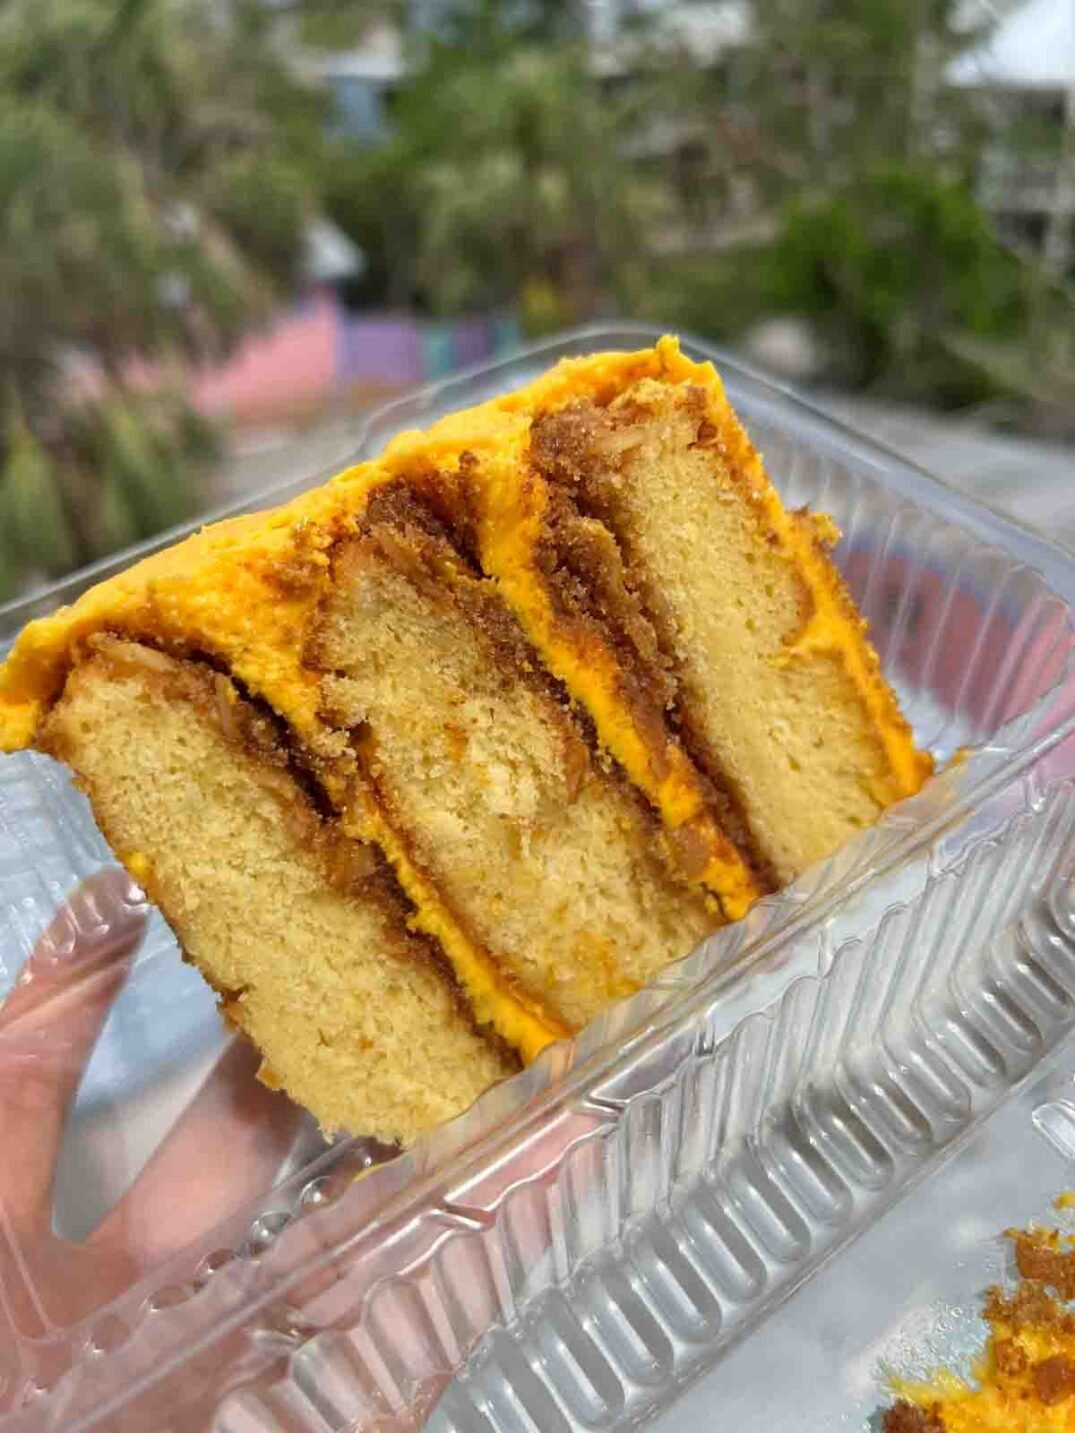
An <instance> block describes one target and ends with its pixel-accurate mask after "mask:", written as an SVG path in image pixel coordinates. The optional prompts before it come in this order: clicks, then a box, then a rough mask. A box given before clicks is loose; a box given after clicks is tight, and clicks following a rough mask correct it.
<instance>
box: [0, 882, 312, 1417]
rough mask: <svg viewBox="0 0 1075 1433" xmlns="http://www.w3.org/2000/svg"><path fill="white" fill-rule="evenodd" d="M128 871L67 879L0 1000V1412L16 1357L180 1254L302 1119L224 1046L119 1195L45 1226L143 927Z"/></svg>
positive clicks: (12, 1382)
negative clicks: (86, 1220) (67, 1224)
mask: <svg viewBox="0 0 1075 1433" xmlns="http://www.w3.org/2000/svg"><path fill="white" fill-rule="evenodd" d="M146 916H147V908H146V904H145V900H144V897H143V896H142V894H141V892H140V891H139V890H138V888H137V886H135V885H134V883H133V882H132V881H131V880H130V878H129V877H128V876H127V875H126V873H125V872H123V871H120V870H108V871H104V872H102V873H101V874H99V875H97V876H94V877H93V878H91V879H90V880H89V881H87V882H85V883H84V884H83V885H82V886H80V887H79V888H78V889H77V890H76V891H75V892H74V894H73V895H72V896H71V898H70V899H69V901H68V902H67V903H66V905H65V906H64V907H63V908H62V909H61V911H60V912H59V914H58V915H57V916H56V918H55V919H54V920H53V921H52V922H51V924H50V925H49V926H48V928H47V929H46V930H45V932H44V933H43V934H42V936H41V937H40V939H39V940H38V942H37V944H36V946H35V947H34V950H33V952H32V954H31V956H30V958H29V960H28V961H27V963H26V966H25V968H24V970H23V971H22V973H21V975H20V977H19V979H18V981H17V982H16V984H15V986H14V988H13V989H12V991H11V993H10V994H9V995H8V997H7V999H6V1000H5V1001H4V1003H3V1005H2V1006H0V1297H2V1303H3V1309H2V1311H0V1312H2V1313H3V1314H4V1315H6V1319H5V1322H6V1323H7V1325H8V1327H7V1328H6V1329H4V1331H3V1332H4V1334H5V1335H6V1336H4V1337H0V1345H2V1346H3V1352H2V1353H0V1409H3V1408H4V1407H11V1406H12V1402H13V1400H17V1399H18V1397H19V1396H20V1386H21V1384H22V1382H23V1380H22V1379H21V1378H20V1372H21V1371H23V1370H24V1369H25V1366H26V1360H24V1359H23V1358H22V1357H21V1356H20V1345H22V1346H23V1348H24V1349H27V1348H29V1347H30V1346H32V1345H33V1344H34V1343H35V1342H36V1341H40V1340H42V1339H43V1338H45V1337H46V1336H48V1335H54V1334H55V1333H56V1332H57V1330H63V1329H68V1328H71V1326H73V1325H75V1324H77V1323H78V1322H79V1321H80V1320H82V1319H84V1318H86V1317H87V1316H88V1315H90V1314H92V1313H93V1312H95V1311H96V1310H98V1309H102V1308H104V1307H105V1306H106V1305H107V1304H108V1303H109V1302H110V1301H111V1300H112V1299H113V1298H115V1297H116V1296H117V1295H118V1294H120V1293H121V1292H122V1291H123V1290H124V1289H126V1288H128V1287H129V1286H130V1285H131V1284H132V1283H134V1282H135V1281H136V1280H137V1279H139V1278H140V1277H141V1276H142V1275H144V1274H145V1273H146V1272H148V1270H149V1269H150V1268H152V1267H153V1266H155V1265H158V1264H160V1263H162V1262H163V1261H164V1260H166V1259H167V1258H168V1257H169V1256H170V1255H172V1254H175V1253H177V1252H179V1251H181V1250H183V1249H184V1248H186V1247H187V1246H189V1245H191V1244H192V1243H194V1242H195V1241H197V1240H198V1239H199V1237H204V1236H205V1234H206V1233H207V1232H208V1231H209V1230H211V1229H212V1228H214V1227H215V1226H216V1225H217V1224H219V1223H220V1222H221V1221H222V1220H224V1219H226V1218H227V1217H228V1216H229V1215H230V1214H233V1213H234V1212H235V1211H236V1210H237V1209H241V1208H242V1207H243V1205H244V1204H246V1203H248V1202H249V1201H250V1200H251V1199H253V1198H254V1197H256V1195H258V1194H259V1193H260V1192H262V1191H263V1190H264V1189H266V1188H267V1187H268V1186H269V1184H270V1183H271V1182H272V1179H273V1176H274V1175H275V1174H276V1173H277V1171H278V1170H279V1168H280V1166H281V1164H282V1162H283V1160H284V1159H285V1157H286V1156H287V1154H288V1152H289V1150H290V1148H291V1147H292V1145H293V1144H294V1141H295V1138H296V1134H297V1130H298V1124H299V1120H300V1118H301V1115H300V1112H299V1111H298V1110H297V1109H295V1108H294V1107H293V1106H291V1105H290V1104H289V1103H288V1102H287V1101H286V1100H285V1099H284V1097H283V1096H281V1095H278V1094H274V1093H273V1092H271V1091H270V1090H268V1089H266V1088H265V1087H264V1086H263V1085H261V1084H259V1083H258V1082H257V1080H255V1079H254V1078H253V1075H254V1070H255V1068H256V1064H257V1057H256V1055H255V1053H254V1051H253V1050H252V1049H251V1048H250V1047H249V1046H248V1045H247V1044H246V1043H245V1042H243V1041H240V1040H238V1039H236V1040H234V1041H233V1042H232V1043H231V1044H230V1045H229V1047H228V1048H227V1049H226V1050H225V1051H224V1053H223V1054H222V1055H221V1056H220V1058H219V1060H218V1061H217V1063H216V1065H215V1066H214V1068H213V1070H212V1072H211V1073H210V1075H209V1076H208V1077H207V1079H206V1080H205V1082H204V1084H203V1085H202V1087H201V1089H200V1090H199V1092H198V1094H197V1095H196V1096H195V1098H194V1099H193V1100H192V1101H191V1103H190V1104H189V1105H188V1107H187V1109H186V1110H185V1111H184V1113H183V1114H182V1116H181V1117H180V1119H179V1120H178V1121H177V1122H176V1124H175V1125H174V1126H173V1128H172V1129H171V1131H170V1132H169V1133H168V1135H167V1137H166V1138H165V1140H164V1141H163V1143H162V1144H161V1145H160V1146H159V1148H158V1149H157V1150H156V1152H155V1153H154V1154H153V1155H152V1156H151V1157H150V1159H149V1161H148V1163H147V1164H146V1166H145V1168H144V1169H143V1170H142V1172H141V1174H140V1175H139V1176H138V1178H137V1179H136V1180H135V1182H134V1184H133V1185H132V1187H131V1188H130V1189H129V1190H128V1191H127V1193H126V1194H124V1195H123V1196H122V1198H121V1199H120V1200H119V1201H118V1202H117V1203H116V1204H115V1206H114V1207H113V1208H112V1209H111V1210H110V1211H109V1212H108V1213H107V1214H106V1215H105V1217H104V1218H103V1219H102V1221H101V1222H100V1224H99V1225H98V1226H97V1227H96V1228H95V1229H94V1230H93V1232H92V1233H91V1234H90V1235H89V1236H88V1238H86V1239H85V1240H83V1241H81V1242H77V1243H76V1242H72V1241H69V1240H66V1239H63V1238H60V1237H59V1236H58V1235H56V1234H55V1233H54V1232H53V1227H52V1195H53V1181H54V1172H55V1167H56V1160H57V1157H58V1155H59V1151H60V1146H61V1142H62V1140H63V1134H64V1127H65V1124H66V1121H67V1116H68V1113H69V1111H70V1109H71V1106H72V1105H73V1103H74V1099H75V1095H76V1093H77V1091H78V1087H79V1084H80V1082H81V1079H82V1075H83V1072H84V1069H85V1066H86V1063H87V1061H88V1060H89V1057H90V1055H91V1054H92V1051H93V1048H94V1045H95V1043H96V1041H97V1037H98V1035H99V1034H100V1032H101V1029H102V1028H103V1026H104V1022H105V1020H106V1018H107V1015H108V1011H109V1009H110V1008H111V1004H112V1001H113V1000H114V999H115V997H116V996H117V995H118V993H119V991H120V989H121V987H122V985H123V982H124V980H125V979H126V976H127V973H128V970H129V968H130V965H131V961H132V958H133V955H134V953H135V951H136V949H137V948H138V945H139V943H140V941H141V939H142V935H143V932H144V929H145V924H146Z"/></svg>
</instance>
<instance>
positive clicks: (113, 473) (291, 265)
mask: <svg viewBox="0 0 1075 1433" xmlns="http://www.w3.org/2000/svg"><path fill="white" fill-rule="evenodd" d="M323 114H324V110H323V101H322V99H321V97H319V96H317V95H316V94H314V93H313V92H311V91H310V90H309V88H308V87H306V86H304V85H300V84H299V83H298V82H297V81H296V80H295V79H294V78H293V77H292V75H291V73H290V71H289V69H288V67H287V66H286V65H285V64H284V63H283V62H282V61H281V59H280V57H279V54H278V52H277V48H276V46H275V43H274V40H273V36H272V31H271V29H270V26H269V20H268V18H267V16H266V11H265V7H264V6H262V5H260V4H258V3H256V0H231V3H229V4H227V5H213V4H208V3H206V0H6V3H5V5H4V7H3V11H2V14H0V272H2V273H3V276H4V281H3V284H2V286H0V593H2V594H4V595H9V594H10V593H11V592H13V591H14V590H17V588H18V587H19V586H20V585H22V584H23V583H24V582H26V581H27V580H30V579H31V578H41V577H44V576H48V575H50V574H53V573H57V572H60V571H63V570H64V569H66V568H68V567H70V566H71V565H73V564H74V563H77V562H80V561H84V560H86V559H87V558H89V557H92V556H97V555H100V554H101V553H102V552H104V551H107V550H108V549H109V547H110V546H113V545H115V544H117V543H123V542H130V541H132V540H134V539H137V538H140V537H144V536H148V535H149V534H151V533H153V532H156V531H157V530H158V529H159V528H161V527H162V526H166V525H169V524H171V523H174V522H177V521H180V520H182V519H183V518H185V517H188V516H190V515H192V514H193V512H194V511H196V509H197V506H198V504H199V501H200V496H199V470H200V468H201V467H202V466H203V465H204V463H205V461H206V456H207V449H206V444H205V442H204V435H199V434H197V433H195V431H194V429H193V428H192V426H191V425H192V423H193V421H194V420H193V419H192V417H191V415H190V414H189V413H188V412H186V411H185V410H183V409H182V405H178V406H177V404H176V403H175V402H174V401H169V403H168V404H166V405H164V406H166V407H167V408H168V409H169V416H168V417H167V419H166V420H165V418H164V417H163V416H162V400H159V399H153V398H148V397H146V396H144V395H140V394H139V392H138V391H137V390H135V389H133V388H131V387H130V385H129V384H128V382H127V380H126V375H127V373H128V372H129V369H130V361H131V359H132V357H133V356H135V355H138V356H139V357H140V358H142V359H146V358H148V359H151V360H153V362H154V363H155V364H156V365H157V366H158V367H161V368H162V371H165V370H168V369H169V368H170V367H171V366H172V365H173V364H174V363H175V362H176V361H177V360H178V361H183V360H189V359H191V358H208V357H214V356H218V355H220V354H223V353H224V352H226V351H227V350H228V348H229V347H230V346H231V345H232V344H234V343H235V342H236V341H237V340H238V339H239V337H240V336H241V335H242V334H243V333H244V332H245V331H246V330H247V329H248V328H249V326H250V325H251V324H252V323H255V322H257V321H258V320H259V319H260V318H261V317H262V316H265V315H267V314H269V313H270V312H271V310H272V306H273V304H274V302H275V301H276V299H277V297H278V296H279V294H281V293H282V292H286V291H287V289H288V288H289V287H290V285H291V283H292V281H293V279H294V276H295V273H296V268H297V265H298V263H299V260H300V257H301V253H302V242H303V231H304V225H305V221H306V218H307V216H308V214H309V213H310V212H311V211H312V207H313V195H312V192H311V181H310V178H309V175H310V171H311V168H312V167H313V164H314V155H315V152H316V150H317V148H318V146H319V144H320V136H321V131H322V125H323ZM87 364H88V365H89V366H90V368H91V370H92V372H93V373H94V375H95V377H94V378H93V380H92V382H91V383H90V384H89V391H90V392H97V393H98V394H99V395H100V396H99V401H98V402H97V404H96V407H93V406H91V407H90V408H89V409H87V402H88V399H87V396H86V392H87V390H86V385H85V384H84V383H83V384H81V385H80V384H78V383H73V382H72V369H73V368H75V369H77V368H79V367H80V366H81V368H82V369H83V370H85V368H86V366H87ZM91 429H95V430H96V433H97V436H96V437H95V438H94V439H93V441H92V442H91V441H90V439H89V436H88V435H89V432H90V430H91ZM106 435H107V436H106Z"/></svg>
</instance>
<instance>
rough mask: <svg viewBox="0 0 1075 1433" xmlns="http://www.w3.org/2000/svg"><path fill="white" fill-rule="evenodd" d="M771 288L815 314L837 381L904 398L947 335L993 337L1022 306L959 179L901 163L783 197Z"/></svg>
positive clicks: (1001, 254)
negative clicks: (807, 194)
mask: <svg viewBox="0 0 1075 1433" xmlns="http://www.w3.org/2000/svg"><path fill="white" fill-rule="evenodd" d="M770 294H771V302H772V303H773V305H774V306H775V307H776V308H778V309H781V310H787V311H790V312H793V313H801V314H805V315H806V316H808V317H809V318H811V319H812V320H813V321H814V323H815V325H816V327H817V328H818V330H819V331H820V332H821V333H823V334H824V335H825V337H826V339H827V340H828V344H829V348H830V352H831V353H832V355H833V361H834V367H836V368H837V370H838V371H839V373H840V376H841V378H842V379H843V380H844V381H845V382H848V383H851V384H852V385H854V386H856V387H857V386H864V385H867V384H869V385H874V386H886V387H889V388H894V389H898V390H899V391H900V392H901V393H903V394H905V395H907V396H928V395H929V393H930V392H931V391H935V389H936V378H937V371H938V369H940V368H943V363H942V362H941V359H942V356H943V354H944V353H945V351H946V350H945V338H946V336H947V335H949V334H950V333H952V332H953V331H956V332H965V333H971V334H977V335H980V336H982V337H992V338H997V337H1002V336H1003V335H1005V334H1011V333H1014V332H1017V331H1018V330H1019V329H1020V328H1021V327H1022V326H1023V325H1024V324H1025V322H1026V319H1027V315H1028V311H1029V310H1028V290H1027V282H1026V274H1025V270H1024V267H1023V265H1022V264H1021V263H1020V261H1019V260H1018V259H1017V258H1016V257H1015V256H1014V255H1013V254H1011V253H1010V252H1008V251H1007V250H1006V249H1004V248H1003V247H1002V246H1001V244H1000V243H999V242H998V240H997V238H996V235H995V234H994V233H993V230H992V228H991V226H990V224H989V222H988V221H987V219H986V217H985V215H984V214H983V213H982V211H981V209H980V208H979V207H978V205H977V204H976V203H975V202H974V199H973V197H972V196H971V195H970V194H969V193H968V191H967V190H966V188H965V187H964V186H962V185H961V184H958V183H954V182H951V181H947V180H944V179H941V178H938V177H937V176H936V175H935V174H933V173H931V172H930V171H929V170H928V169H926V168H924V167H920V166H915V165H910V164H906V165H888V166H885V167H882V168H879V169H878V170H876V171H875V172H873V173H870V174H866V175H863V176H861V177H858V178H856V179H854V180H852V181H851V182H850V183H848V184H847V185H844V186H841V187H840V188H838V189H835V190H832V191H830V192H828V193H824V194H822V195H820V196H818V197H817V198H803V199H799V200H795V201H793V202H792V203H791V204H789V206H788V208H787V211H786V214H785V216H784V220H783V224H782V227H781V230H780V233H779V236H778V238H777V241H776V243H775V245H774V248H773V252H772V256H771V274H770ZM953 377H954V375H953ZM941 396H942V397H951V396H952V395H941Z"/></svg>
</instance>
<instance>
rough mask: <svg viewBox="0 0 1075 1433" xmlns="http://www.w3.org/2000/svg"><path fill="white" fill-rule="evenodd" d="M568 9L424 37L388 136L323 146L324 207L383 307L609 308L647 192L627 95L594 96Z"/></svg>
mask: <svg viewBox="0 0 1075 1433" xmlns="http://www.w3.org/2000/svg"><path fill="white" fill-rule="evenodd" d="M567 9H568V7H564V9H563V10H561V9H560V8H559V7H535V8H533V9H528V8H526V7H520V6H514V7H511V8H509V7H507V6H495V5H490V4H482V5H478V6H476V7H475V8H474V9H473V10H468V9H465V8H464V9H460V10H457V11H456V12H455V13H454V14H451V13H449V15H448V16H446V17H445V20H444V23H443V25H442V30H441V32H440V33H438V34H436V35H427V36H425V37H424V38H423V40H422V42H421V48H420V51H419V52H418V53H416V54H415V56H414V65H413V68H412V71H411V73H410V75H409V76H408V77H407V78H406V79H405V80H404V82H403V84H402V85H401V87H400V89H399V92H398V93H397V95H396V96H395V100H394V103H393V109H392V130H391V134H390V136H389V137H388V139H387V142H386V143H384V144H383V145H380V146H377V147H370V148H366V149H357V150H356V148H355V147H354V146H353V145H347V144H346V143H341V144H337V145H336V146H335V147H334V148H333V149H332V151H331V152H330V154H329V156H328V159H327V163H326V166H325V178H324V185H323V192H324V194H325V199H326V204H327V206H328V208H329V212H330V213H331V214H332V215H333V217H334V218H336V220H337V221H338V222H340V223H341V224H342V225H343V226H344V227H346V228H348V229H349V230H350V232H351V233H352V234H353V236H354V237H355V238H356V239H357V240H358V241H359V243H360V244H361V245H362V247H363V249H364V251H365V252H366V254H367V257H368V260H369V263H370V271H369V277H368V281H367V282H372V283H373V284H374V285H376V284H377V283H378V282H380V284H383V293H384V295H385V297H386V298H387V300H388V302H389V303H391V304H406V303H416V304H418V305H419V306H420V307H423V308H426V309H428V310H430V311H433V312H436V313H441V314H452V313H459V312H464V311H466V310H468V309H474V308H479V309H480V308H489V307H496V306H501V305H508V304H514V305H516V306H518V308H519V309H520V312H521V316H522V318H523V320H524V324H525V326H526V327H527V328H528V329H530V330H531V331H541V330H543V329H546V328H549V327H559V326H562V325H564V324H565V323H570V322H574V321H578V320H580V319H585V318H589V317H591V316H593V315H594V314H595V313H599V312H601V311H602V310H603V309H606V308H608V307H609V306H610V303H611V302H612V298H613V294H614V291H615V287H616V283H617V279H618V275H619V274H620V272H621V270H622V269H623V267H624V266H625V265H626V264H627V263H628V262H629V261H630V259H631V257H632V256H633V255H635V254H637V253H639V252H641V250H642V248H643V247H644V244H645V234H646V231H647V228H648V226H649V224H650V222H651V220H652V219H653V217H654V215H655V213H656V212H657V209H658V207H659V203H660V190H659V187H658V186H657V185H655V184H654V183H653V182H652V180H651V179H649V178H648V177H647V176H646V175H645V173H644V172H643V171H642V170H641V169H640V168H639V167H638V166H637V165H635V164H633V163H632V162H631V161H630V158H629V156H627V155H626V154H625V153H624V145H623V140H624V137H625V136H626V135H629V134H630V133H631V132H632V131H633V130H637V128H638V126H639V124H640V123H641V122H642V115H641V113H640V109H639V101H638V100H636V99H632V100H630V101H627V100H619V99H616V98H614V97H610V96H609V95H607V94H605V93H604V92H603V91H602V90H601V88H600V86H599V84H598V82H597V79H596V78H595V76H594V74H593V71H592V66H591V65H590V64H589V62H588V54H587V51H586V49H585V48H584V47H583V45H581V44H580V43H579V42H578V41H577V39H575V38H574V37H573V35H572V32H571V27H570V24H569V23H568V20H567V18H566V15H567Z"/></svg>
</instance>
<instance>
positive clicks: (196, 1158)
mask: <svg viewBox="0 0 1075 1433" xmlns="http://www.w3.org/2000/svg"><path fill="white" fill-rule="evenodd" d="M257 1066H258V1056H257V1054H256V1053H255V1051H254V1050H253V1048H252V1047H251V1046H250V1045H249V1044H248V1043H247V1042H246V1041H245V1040H241V1039H236V1040H235V1041H234V1042H233V1043H232V1045H230V1046H229V1048H228V1049H227V1050H226V1051H225V1052H224V1054H223V1055H222V1056H221V1057H220V1059H219V1060H218V1061H217V1063H216V1065H215V1066H214V1068H213V1070H212V1071H211V1073H210V1074H209V1076H208V1078H207V1079H206V1082H205V1084H204V1085H203V1086H202V1088H201V1089H200V1090H199V1091H198V1094H197V1095H196V1096H195V1097H194V1099H193V1100H192V1101H191V1103H190V1105H188V1107H187V1109H186V1110H185V1111H184V1113H183V1115H182V1116H181V1117H180V1119H179V1121H178V1123H177V1124H176V1126H175V1128H174V1129H173V1130H172V1131H171V1133H170V1134H169V1135H168V1136H167V1137H166V1139H165V1140H164V1142H163V1143H162V1144H161V1146H160V1147H159V1149H158V1150H157V1151H156V1153H155V1154H154V1155H153V1156H152V1158H151V1159H150V1161H149V1163H148V1164H147V1165H146V1167H145V1169H144V1170H143V1171H142V1173H141V1174H140V1175H139V1177H138V1179H137V1180H136V1181H135V1183H134V1185H133V1186H132V1187H131V1189H130V1190H129V1191H128V1192H127V1193H126V1194H125V1195H124V1196H123V1198H122V1199H121V1200H120V1201H119V1203H118V1204H117V1205H116V1206H115V1208H114V1209H112V1210H111V1211H110V1212H109V1213H108V1214H107V1215H106V1216H105V1218H104V1219H103V1220H102V1222H101V1223H100V1224H99V1225H98V1227H97V1228H96V1230H95V1231H94V1232H93V1234H92V1235H91V1240H92V1242H93V1243H95V1244H99V1245H108V1246H110V1247H121V1248H123V1249H124V1250H126V1251H128V1252H129V1253H130V1254H131V1256H132V1257H133V1258H134V1259H135V1260H136V1261H137V1262H139V1263H140V1264H149V1263H153V1262H157V1261H159V1260H160V1259H162V1258H164V1257H166V1256H167V1255H168V1254H171V1253H174V1252H176V1251H178V1250H179V1249H182V1248H185V1247H186V1245H188V1244H189V1243H191V1242H192V1241H193V1240H195V1239H198V1238H201V1237H203V1236H204V1235H205V1234H206V1233H207V1232H208V1231H209V1230H211V1229H213V1228H215V1227H216V1226H217V1225H218V1224H221V1223H222V1222H223V1221H225V1220H226V1219H228V1218H229V1216H232V1215H234V1214H235V1213H237V1212H238V1211H240V1210H242V1209H243V1208H244V1207H245V1206H248V1205H249V1204H250V1202H251V1201H252V1200H253V1199H255V1198H256V1197H257V1196H258V1195H259V1194H261V1193H263V1192H264V1191H265V1190H266V1189H267V1188H268V1187H269V1186H270V1185H271V1183H272V1181H273V1179H274V1177H275V1175H276V1174H277V1172H278V1171H279V1170H280V1168H281V1166H282V1164H283V1162H284V1160H285V1158H286V1157H287V1155H288V1153H289V1152H290V1151H291V1149H292V1148H293V1147H294V1144H295V1141H296V1138H297V1137H298V1132H299V1126H300V1122H301V1120H302V1114H301V1111H300V1110H299V1109H298V1108H297V1107H296V1106H295V1105H293V1104H292V1103H291V1102H290V1100H288V1099H287V1098H286V1097H285V1096H284V1095H281V1094H276V1093H274V1092H273V1091H272V1090H269V1089H267V1088H266V1087H265V1086H264V1085H262V1084H260V1083H259V1081H258V1080H257V1079H256V1078H255V1072H256V1070H257Z"/></svg>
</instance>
